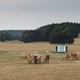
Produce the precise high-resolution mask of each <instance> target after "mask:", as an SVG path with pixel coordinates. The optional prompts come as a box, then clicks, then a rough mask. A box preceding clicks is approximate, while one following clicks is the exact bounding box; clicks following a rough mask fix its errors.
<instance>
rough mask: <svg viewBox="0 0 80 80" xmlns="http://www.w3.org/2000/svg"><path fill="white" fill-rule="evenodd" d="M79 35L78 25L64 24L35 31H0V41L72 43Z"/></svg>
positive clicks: (56, 24) (42, 27) (43, 27)
mask: <svg viewBox="0 0 80 80" xmlns="http://www.w3.org/2000/svg"><path fill="white" fill-rule="evenodd" d="M79 33H80V23H73V22H64V23H52V24H48V25H45V26H41V27H39V28H37V29H35V30H11V31H10V30H7V31H0V41H6V40H20V41H23V42H24V43H29V42H39V41H44V42H49V43H55V44H57V43H64V44H65V43H73V42H74V38H76V37H78V36H79Z"/></svg>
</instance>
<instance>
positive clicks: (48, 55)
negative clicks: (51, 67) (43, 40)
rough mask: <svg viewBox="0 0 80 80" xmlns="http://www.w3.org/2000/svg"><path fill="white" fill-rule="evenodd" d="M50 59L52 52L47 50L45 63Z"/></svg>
mask: <svg viewBox="0 0 80 80" xmlns="http://www.w3.org/2000/svg"><path fill="white" fill-rule="evenodd" d="M49 59H50V54H49V52H46V55H45V58H44V60H43V62H44V63H49Z"/></svg>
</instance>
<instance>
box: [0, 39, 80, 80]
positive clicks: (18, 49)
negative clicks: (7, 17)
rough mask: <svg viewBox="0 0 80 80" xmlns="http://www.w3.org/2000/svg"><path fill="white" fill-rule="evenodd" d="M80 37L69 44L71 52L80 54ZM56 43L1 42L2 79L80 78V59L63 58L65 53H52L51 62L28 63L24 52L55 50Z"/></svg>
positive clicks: (63, 79) (0, 74)
mask: <svg viewBox="0 0 80 80" xmlns="http://www.w3.org/2000/svg"><path fill="white" fill-rule="evenodd" d="M79 41H80V39H75V43H74V44H71V45H68V47H69V52H74V51H75V52H78V53H79V54H80V42H79ZM54 47H55V45H52V44H49V43H47V42H46V43H44V42H39V43H38V42H37V43H28V44H24V43H12V42H10V43H9V42H5V43H0V80H80V61H79V60H78V61H67V60H63V59H62V57H64V54H56V53H50V55H51V58H50V63H49V64H37V65H36V64H28V63H27V60H23V59H20V55H21V54H22V53H24V52H25V53H27V52H32V53H33V52H34V51H38V52H39V54H41V55H42V56H43V57H44V55H45V53H44V52H45V51H54Z"/></svg>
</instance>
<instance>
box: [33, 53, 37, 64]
mask: <svg viewBox="0 0 80 80" xmlns="http://www.w3.org/2000/svg"><path fill="white" fill-rule="evenodd" d="M33 60H34V64H37V63H38V55H37V52H34V54H33Z"/></svg>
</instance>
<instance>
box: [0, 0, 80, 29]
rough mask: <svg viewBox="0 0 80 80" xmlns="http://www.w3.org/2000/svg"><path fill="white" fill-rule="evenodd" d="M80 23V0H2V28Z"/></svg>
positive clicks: (0, 12) (0, 5) (0, 21)
mask: <svg viewBox="0 0 80 80" xmlns="http://www.w3.org/2000/svg"><path fill="white" fill-rule="evenodd" d="M60 22H79V23H80V0H0V30H1V29H2V30H8V29H36V28H38V27H41V26H43V25H47V24H51V23H60Z"/></svg>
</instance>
